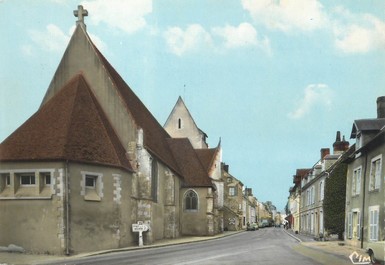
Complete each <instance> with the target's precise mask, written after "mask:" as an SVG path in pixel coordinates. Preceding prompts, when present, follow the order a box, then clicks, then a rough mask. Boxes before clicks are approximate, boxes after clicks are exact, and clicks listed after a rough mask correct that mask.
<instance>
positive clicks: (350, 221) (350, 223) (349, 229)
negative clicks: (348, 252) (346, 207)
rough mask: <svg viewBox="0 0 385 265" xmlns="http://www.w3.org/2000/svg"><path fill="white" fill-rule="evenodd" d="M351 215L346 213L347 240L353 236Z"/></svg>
mask: <svg viewBox="0 0 385 265" xmlns="http://www.w3.org/2000/svg"><path fill="white" fill-rule="evenodd" d="M352 219H353V213H352V212H350V213H348V238H349V239H351V238H352V234H353V226H352Z"/></svg>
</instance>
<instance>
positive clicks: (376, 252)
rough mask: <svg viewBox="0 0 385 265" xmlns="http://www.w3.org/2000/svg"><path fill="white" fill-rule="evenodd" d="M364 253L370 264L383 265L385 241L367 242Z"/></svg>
mask: <svg viewBox="0 0 385 265" xmlns="http://www.w3.org/2000/svg"><path fill="white" fill-rule="evenodd" d="M366 253H368V254H369V256H370V261H371V262H372V264H377V262H380V264H384V263H385V241H377V242H369V243H368V245H367V247H366Z"/></svg>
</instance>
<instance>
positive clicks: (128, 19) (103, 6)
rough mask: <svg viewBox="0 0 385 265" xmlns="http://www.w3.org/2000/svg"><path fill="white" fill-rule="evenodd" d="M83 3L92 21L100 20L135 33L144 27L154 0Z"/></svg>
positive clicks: (97, 0) (96, 22)
mask: <svg viewBox="0 0 385 265" xmlns="http://www.w3.org/2000/svg"><path fill="white" fill-rule="evenodd" d="M82 5H83V6H84V8H85V9H87V11H88V13H89V20H88V21H90V23H93V24H95V25H98V24H99V23H100V22H103V23H105V24H107V25H108V26H110V27H112V28H117V29H120V30H122V31H124V32H126V33H133V32H135V31H138V30H140V29H141V28H144V27H145V26H146V25H147V23H146V20H145V16H146V15H147V14H149V13H151V12H152V0H141V1H126V0H109V1H105V0H95V1H83V2H82Z"/></svg>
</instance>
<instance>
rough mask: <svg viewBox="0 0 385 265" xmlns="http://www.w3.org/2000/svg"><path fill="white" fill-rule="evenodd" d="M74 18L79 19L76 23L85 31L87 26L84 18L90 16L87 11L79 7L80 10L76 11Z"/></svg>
mask: <svg viewBox="0 0 385 265" xmlns="http://www.w3.org/2000/svg"><path fill="white" fill-rule="evenodd" d="M74 16H75V17H77V18H78V20H77V21H76V26H77V25H80V26H81V27H82V28H83V29H86V24H84V17H86V16H88V11H87V9H83V6H82V5H78V10H74Z"/></svg>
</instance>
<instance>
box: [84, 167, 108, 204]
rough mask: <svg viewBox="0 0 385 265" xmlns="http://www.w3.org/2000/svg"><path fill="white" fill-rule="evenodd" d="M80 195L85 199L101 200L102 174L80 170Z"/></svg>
mask: <svg viewBox="0 0 385 265" xmlns="http://www.w3.org/2000/svg"><path fill="white" fill-rule="evenodd" d="M81 174H82V179H81V181H80V185H81V191H80V195H82V196H84V200H86V201H101V200H102V198H103V174H98V173H93V172H85V171H81Z"/></svg>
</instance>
